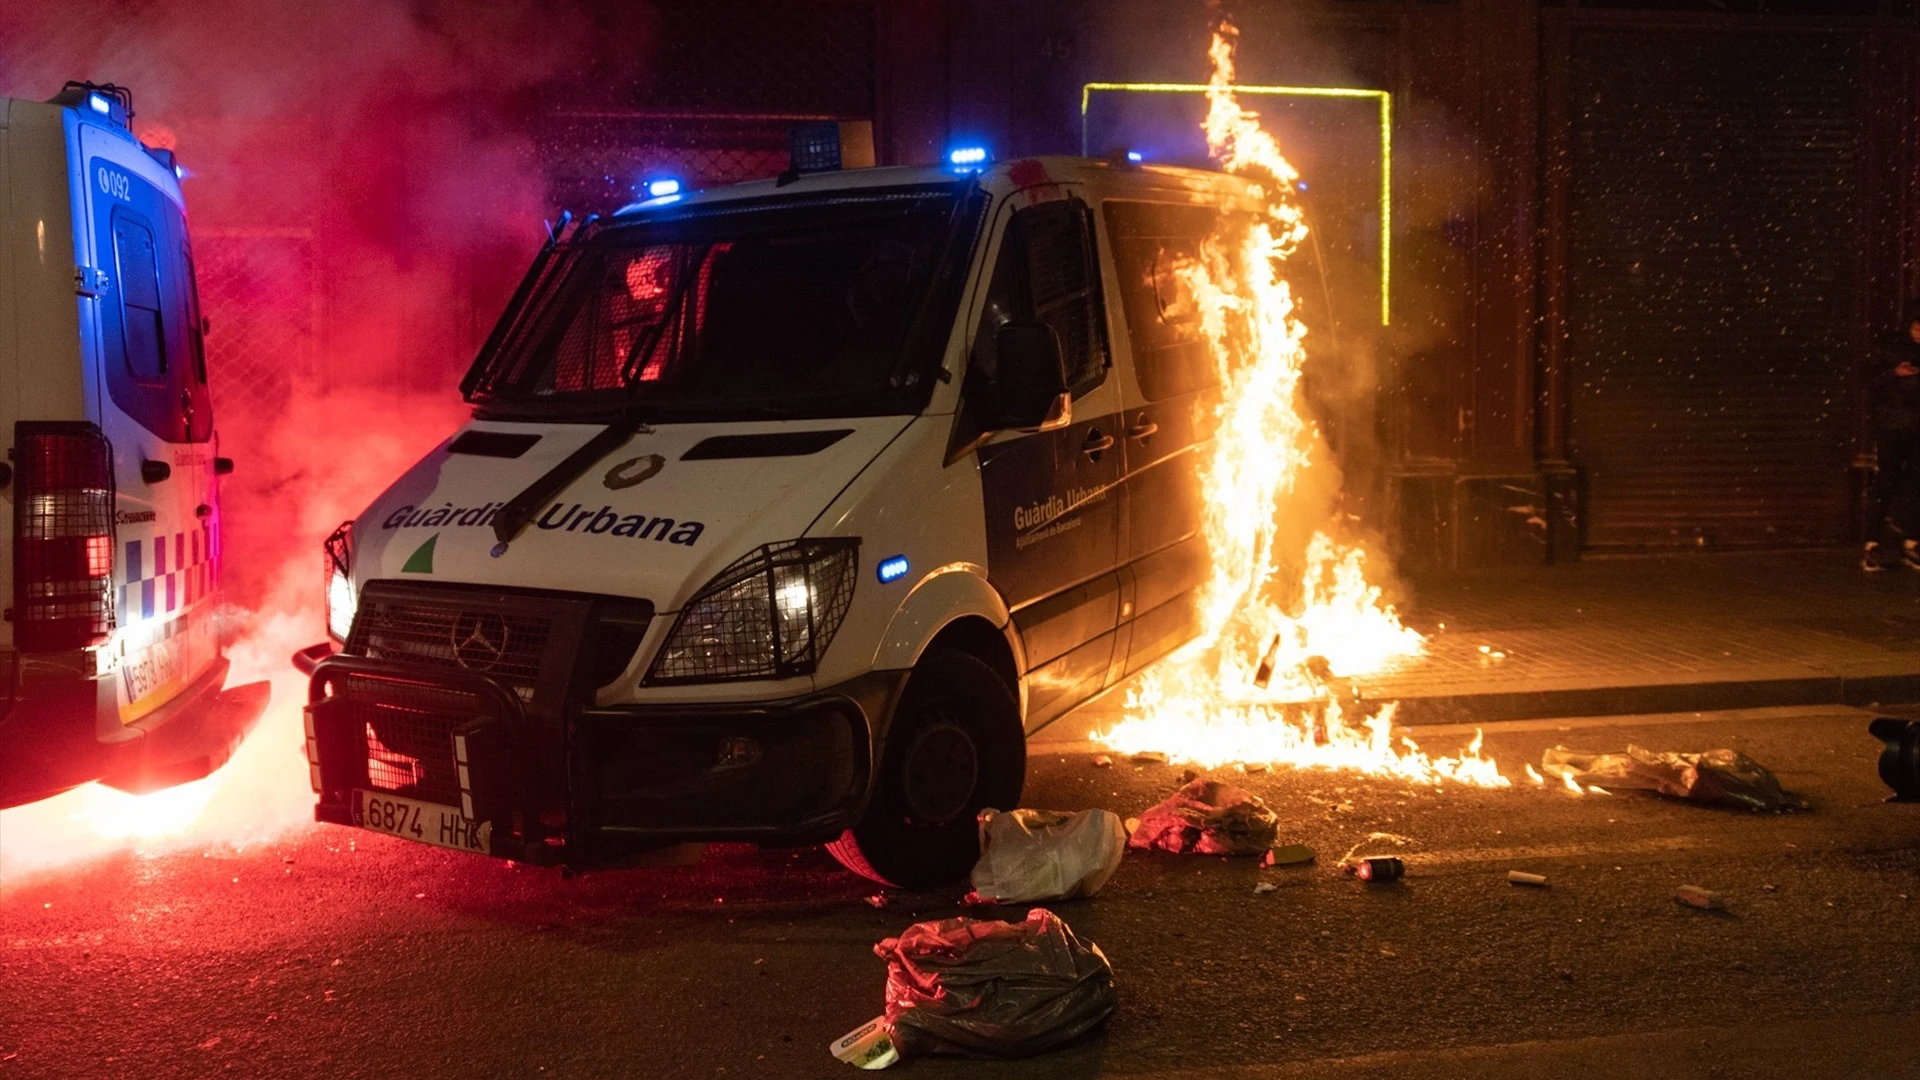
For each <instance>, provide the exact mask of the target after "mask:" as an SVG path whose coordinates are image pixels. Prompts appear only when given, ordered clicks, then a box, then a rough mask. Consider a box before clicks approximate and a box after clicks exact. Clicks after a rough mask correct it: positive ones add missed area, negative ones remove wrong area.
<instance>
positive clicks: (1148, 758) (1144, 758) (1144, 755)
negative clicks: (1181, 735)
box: [1127, 750, 1167, 765]
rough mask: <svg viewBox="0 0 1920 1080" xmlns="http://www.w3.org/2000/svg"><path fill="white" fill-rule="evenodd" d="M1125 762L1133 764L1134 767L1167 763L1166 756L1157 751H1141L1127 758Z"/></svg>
mask: <svg viewBox="0 0 1920 1080" xmlns="http://www.w3.org/2000/svg"><path fill="white" fill-rule="evenodd" d="M1127 760H1128V761H1131V762H1133V763H1134V764H1135V765H1165V764H1166V763H1167V755H1166V754H1164V753H1162V752H1160V751H1158V750H1142V751H1140V752H1139V753H1137V754H1134V755H1132V756H1131V757H1129V758H1127Z"/></svg>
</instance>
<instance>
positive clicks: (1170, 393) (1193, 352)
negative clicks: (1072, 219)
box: [1102, 201, 1220, 401]
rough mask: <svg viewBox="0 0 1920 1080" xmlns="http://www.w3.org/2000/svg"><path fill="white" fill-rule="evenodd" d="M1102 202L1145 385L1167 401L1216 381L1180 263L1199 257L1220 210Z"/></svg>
mask: <svg viewBox="0 0 1920 1080" xmlns="http://www.w3.org/2000/svg"><path fill="white" fill-rule="evenodd" d="M1102 210H1103V211H1104V213H1105V214H1106V219H1107V239H1108V242H1109V243H1111V244H1112V245H1113V265H1114V270H1115V271H1116V272H1117V273H1118V274H1119V278H1120V303H1121V306H1122V307H1123V308H1125V310H1126V315H1127V330H1128V336H1129V337H1130V338H1131V339H1132V342H1133V366H1134V371H1135V374H1137V375H1138V376H1139V378H1140V391H1141V393H1143V394H1145V395H1146V396H1147V400H1149V401H1161V400H1164V399H1166V398H1170V397H1178V396H1180V395H1181V394H1190V393H1192V392H1194V391H1196V390H1204V389H1206V388H1208V387H1211V386H1213V385H1215V384H1216V383H1218V382H1219V381H1220V375H1219V371H1218V369H1217V368H1216V367H1215V365H1214V361H1213V354H1212V351H1211V350H1210V349H1208V347H1207V341H1206V337H1205V336H1204V335H1203V334H1202V333H1201V330H1200V312H1199V310H1198V309H1197V308H1196V307H1195V306H1194V302H1193V297H1191V296H1190V295H1188V293H1187V289H1186V286H1185V284H1184V283H1183V282H1182V280H1181V269H1182V267H1183V266H1186V265H1190V264H1191V263H1193V262H1194V261H1195V260H1197V259H1198V258H1199V256H1200V246H1201V244H1203V243H1204V242H1205V241H1206V239H1207V237H1209V236H1211V235H1213V232H1214V229H1215V227H1216V226H1217V224H1218V222H1219V212H1218V211H1216V210H1214V209H1213V208H1212V207H1207V206H1193V205H1188V204H1171V203H1147V202H1114V201H1110V202H1107V203H1105V204H1103V206H1102Z"/></svg>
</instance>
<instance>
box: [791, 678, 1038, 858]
mask: <svg viewBox="0 0 1920 1080" xmlns="http://www.w3.org/2000/svg"><path fill="white" fill-rule="evenodd" d="M1026 778H1027V741H1026V734H1025V732H1024V731H1023V730H1022V729H1021V725H1020V704H1019V701H1018V700H1017V699H1016V698H1015V697H1014V694H1013V689H1012V688H1011V687H1009V686H1008V685H1007V684H1006V682H1005V681H1004V680H1003V679H1001V678H1000V676H999V675H997V674H995V672H994V670H993V669H992V668H991V667H989V666H987V665H986V664H985V663H984V662H982V661H981V660H979V659H978V658H976V657H974V656H972V655H970V654H967V653H963V652H959V651H956V650H952V649H946V648H939V647H935V648H931V649H928V650H927V652H926V655H925V656H923V657H921V658H920V662H919V663H918V664H915V665H914V667H913V672H912V673H911V674H910V675H908V676H907V688H906V690H905V691H904V692H903V693H902V694H901V695H900V704H899V706H898V707H897V708H896V709H895V711H894V716H893V723H892V724H891V726H890V727H889V728H888V731H887V736H886V746H885V750H884V751H883V753H882V754H881V758H880V771H879V773H878V775H876V776H875V778H874V790H873V797H872V798H871V799H870V800H868V803H867V812H866V815H865V816H864V817H862V818H861V819H860V821H859V823H857V824H856V825H854V827H853V828H851V829H848V830H847V831H846V832H845V833H843V834H842V835H841V837H840V839H838V840H835V841H833V842H832V843H830V844H828V845H827V851H828V852H830V853H831V854H832V855H833V857H834V858H836V859H838V860H840V863H841V865H843V866H845V867H846V868H847V869H849V870H852V871H853V872H854V873H856V874H861V875H864V876H866V877H869V878H872V879H873V880H875V881H878V882H881V883H882V884H887V885H894V886H898V887H902V888H909V889H920V888H927V887H930V886H934V885H943V884H945V883H947V882H950V881H955V880H957V879H959V878H961V877H963V876H965V875H966V873H967V872H968V871H969V870H971V869H973V864H974V863H975V862H977V861H979V858H980V834H979V830H978V828H977V827H976V826H975V824H974V819H975V817H976V815H978V814H979V813H980V811H981V810H982V809H984V808H986V807H989V806H991V807H993V808H995V809H999V810H1011V809H1013V808H1014V807H1015V806H1017V805H1019V802H1020V789H1021V788H1022V787H1023V786H1025V784H1026Z"/></svg>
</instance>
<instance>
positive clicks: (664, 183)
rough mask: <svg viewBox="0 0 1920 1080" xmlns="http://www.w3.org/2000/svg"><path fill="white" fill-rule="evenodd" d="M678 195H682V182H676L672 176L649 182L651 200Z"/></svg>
mask: <svg viewBox="0 0 1920 1080" xmlns="http://www.w3.org/2000/svg"><path fill="white" fill-rule="evenodd" d="M678 194H680V181H678V180H675V179H674V178H673V177H671V176H667V177H662V178H661V179H658V180H649V181H647V195H648V197H649V198H654V199H664V198H666V197H667V196H669V195H678Z"/></svg>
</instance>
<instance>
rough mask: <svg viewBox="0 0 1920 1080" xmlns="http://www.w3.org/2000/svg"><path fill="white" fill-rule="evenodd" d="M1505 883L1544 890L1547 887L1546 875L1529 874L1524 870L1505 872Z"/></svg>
mask: <svg viewBox="0 0 1920 1080" xmlns="http://www.w3.org/2000/svg"><path fill="white" fill-rule="evenodd" d="M1507 883H1508V884H1510V885H1537V886H1539V887H1540V888H1542V889H1544V888H1546V887H1547V875H1545V874H1529V873H1527V872H1526V871H1525V870H1509V871H1507Z"/></svg>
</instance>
